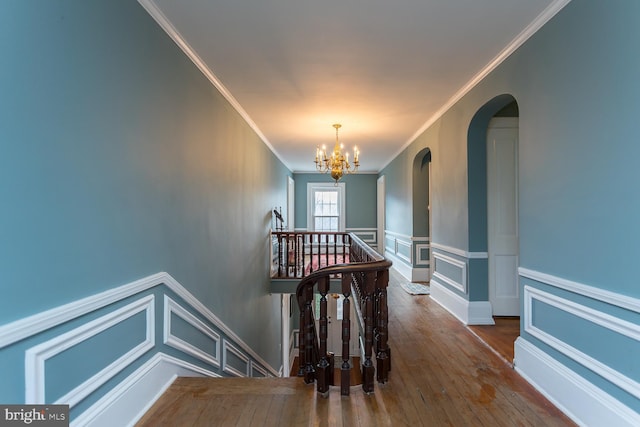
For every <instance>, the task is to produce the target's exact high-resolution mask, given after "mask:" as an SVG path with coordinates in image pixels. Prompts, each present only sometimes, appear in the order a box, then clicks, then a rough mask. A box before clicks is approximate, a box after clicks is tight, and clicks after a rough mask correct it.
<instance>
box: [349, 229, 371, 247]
mask: <svg viewBox="0 0 640 427" xmlns="http://www.w3.org/2000/svg"><path fill="white" fill-rule="evenodd" d="M345 231H347V232H348V233H353V234H355V235H356V236H358V238H360V239H361V240H362V241H363V242H365V243H366V244H367V245H369V246H371V247H372V248H373V249H376V248H377V247H378V230H377V229H375V228H347V229H346V230H345Z"/></svg>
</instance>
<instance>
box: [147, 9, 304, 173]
mask: <svg viewBox="0 0 640 427" xmlns="http://www.w3.org/2000/svg"><path fill="white" fill-rule="evenodd" d="M138 3H140V5H141V6H142V7H143V8H144V9H145V10H146V11H147V13H149V15H151V17H152V18H153V19H154V20H155V21H156V22H157V23H158V25H160V28H162V29H163V30H164V31H165V32H166V33H167V35H169V37H171V39H172V40H173V41H174V42H175V43H176V44H177V45H178V47H179V48H180V49H182V51H183V52H184V54H185V55H187V57H188V58H189V59H190V60H191V61H192V62H193V63H194V64H195V66H196V67H198V69H199V70H200V71H201V72H202V74H204V75H205V77H206V78H207V79H208V80H209V81H210V82H211V84H213V86H215V88H216V89H217V90H218V91H219V92H220V93H221V94H222V96H224V98H225V99H226V100H227V101H228V102H229V104H231V106H232V107H233V108H234V109H235V110H236V111H237V112H238V114H240V116H241V117H242V118H243V119H244V121H245V122H246V123H247V124H248V125H249V127H251V129H253V131H254V132H255V133H256V135H258V137H259V138H260V139H261V140H262V142H263V143H264V144H265V145H266V146H267V147H269V150H271V152H272V153H273V154H274V155H275V156H276V157H277V158H278V160H280V162H282V164H283V165H284V166H285V167H286V168H287V169H288V170H289V171H290V172H292V168H291V166H290V165H289V164H288V163H287V162H285V160H284V159H283V158H282V156H280V154H279V153H278V152H277V151H276V149H275V148H274V147H273V145H271V143H270V142H269V140H268V139H267V137H266V136H265V135H264V134H263V133H262V131H261V130H260V128H259V127H258V125H257V124H256V123H255V122H254V121H253V120H252V119H251V117H250V116H249V114H248V113H247V112H246V111H245V109H244V108H242V106H241V105H240V103H239V102H238V100H237V99H235V98H234V96H233V95H232V94H231V92H230V91H229V90H228V89H227V88H226V87H225V85H223V84H222V82H221V81H220V79H219V78H218V77H217V76H216V75H215V74H213V71H211V69H210V68H209V67H208V66H207V64H206V63H205V62H204V61H203V60H202V58H200V56H199V55H198V54H197V53H196V51H195V50H194V49H193V48H192V47H191V45H189V43H187V41H186V40H185V38H184V37H183V36H182V34H180V32H179V31H178V30H177V29H176V27H174V26H173V24H172V23H171V21H169V18H167V17H166V16H165V14H164V13H162V10H160V8H159V7H158V5H156V4H155V2H154V1H153V0H138Z"/></svg>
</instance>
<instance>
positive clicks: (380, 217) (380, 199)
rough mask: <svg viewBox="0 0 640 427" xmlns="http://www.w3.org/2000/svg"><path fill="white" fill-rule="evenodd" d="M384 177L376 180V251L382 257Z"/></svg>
mask: <svg viewBox="0 0 640 427" xmlns="http://www.w3.org/2000/svg"><path fill="white" fill-rule="evenodd" d="M384 192H385V189H384V175H383V176H381V177H380V178H378V187H377V198H378V212H377V217H378V236H377V239H378V242H377V244H378V245H377V251H378V253H379V254H380V255H384V243H385V241H384V219H385V218H384Z"/></svg>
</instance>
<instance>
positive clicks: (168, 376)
mask: <svg viewBox="0 0 640 427" xmlns="http://www.w3.org/2000/svg"><path fill="white" fill-rule="evenodd" d="M219 376H220V375H218V374H216V373H215V372H211V371H209V370H206V369H203V368H201V367H199V366H196V365H193V364H191V363H188V362H185V361H184V360H180V359H178V358H175V357H173V356H169V355H167V354H164V353H156V354H155V355H154V356H153V357H152V358H151V359H149V360H148V361H147V362H146V363H145V364H144V365H142V366H141V367H140V368H138V369H137V370H136V371H135V372H134V373H133V374H131V375H129V376H128V377H127V378H126V379H125V380H124V381H122V382H121V383H120V384H118V386H117V387H114V388H113V389H112V390H111V391H110V392H109V393H107V394H105V395H104V396H103V397H102V398H101V399H100V400H98V401H97V402H96V403H94V404H93V405H92V406H91V408H89V409H88V410H86V411H84V412H83V413H82V414H81V415H80V416H78V417H77V418H76V419H75V420H73V421H72V422H71V426H73V427H80V426H86V425H91V426H92V427H112V426H133V425H134V424H135V423H136V422H137V421H138V420H139V419H140V418H142V416H143V415H144V414H145V413H146V412H147V411H148V410H149V409H150V408H151V406H152V405H153V404H154V403H155V401H156V400H158V398H159V397H160V396H162V394H163V393H164V392H165V391H166V390H167V389H168V388H169V386H170V385H171V384H172V383H173V381H174V380H175V379H176V378H177V377H219Z"/></svg>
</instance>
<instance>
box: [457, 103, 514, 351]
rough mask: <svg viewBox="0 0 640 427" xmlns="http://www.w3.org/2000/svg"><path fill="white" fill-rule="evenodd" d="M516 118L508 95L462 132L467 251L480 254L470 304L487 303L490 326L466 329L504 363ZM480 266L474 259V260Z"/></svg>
mask: <svg viewBox="0 0 640 427" xmlns="http://www.w3.org/2000/svg"><path fill="white" fill-rule="evenodd" d="M518 118H519V109H518V104H517V102H516V100H515V98H514V97H513V96H511V95H508V94H505V95H500V96H497V97H495V98H493V99H492V100H490V101H489V102H487V103H486V104H485V105H483V106H482V107H481V108H480V109H479V110H478V111H477V112H476V114H475V116H474V117H473V119H472V121H471V123H470V126H469V131H468V140H467V144H468V145H467V155H468V159H467V160H468V185H469V252H471V253H475V254H486V255H485V256H484V259H483V262H479V263H477V264H476V268H475V269H471V268H470V270H469V295H470V299H471V300H475V301H483V300H484V301H489V302H490V303H491V307H492V311H493V318H494V321H495V326H481V327H478V326H476V327H472V329H473V330H474V331H476V333H478V335H480V336H481V338H483V339H485V341H487V343H488V344H489V345H490V346H492V347H493V348H494V349H495V350H496V351H497V352H498V353H500V354H502V355H503V356H504V357H505V358H506V359H507V360H509V361H512V360H513V342H514V341H515V339H516V338H517V337H518V335H519V330H520V319H519V309H520V305H521V301H520V295H519V284H518V275H517V268H518V252H519V241H518V213H517V209H518V195H517V191H518V134H519V131H518ZM476 261H480V260H476Z"/></svg>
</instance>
